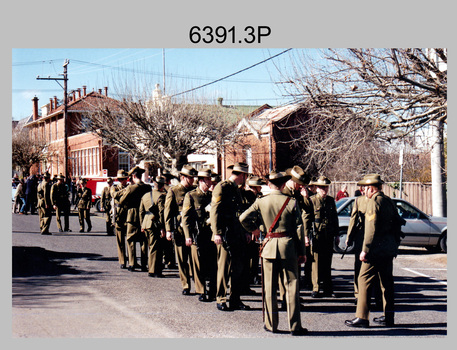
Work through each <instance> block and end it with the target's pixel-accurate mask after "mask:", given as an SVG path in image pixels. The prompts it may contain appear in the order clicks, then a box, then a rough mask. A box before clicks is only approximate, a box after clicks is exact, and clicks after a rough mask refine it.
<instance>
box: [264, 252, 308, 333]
mask: <svg viewBox="0 0 457 350" xmlns="http://www.w3.org/2000/svg"><path fill="white" fill-rule="evenodd" d="M262 267H263V276H264V277H263V283H264V290H265V294H264V295H265V311H264V315H265V327H266V328H267V329H269V330H272V331H276V330H277V329H278V301H277V290H278V283H279V280H280V279H281V280H282V281H283V283H284V296H285V301H286V303H287V317H288V319H289V330H290V331H294V330H298V329H300V328H301V319H300V281H299V279H298V263H297V259H265V258H263V259H262Z"/></svg>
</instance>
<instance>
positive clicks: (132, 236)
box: [119, 181, 152, 271]
mask: <svg viewBox="0 0 457 350" xmlns="http://www.w3.org/2000/svg"><path fill="white" fill-rule="evenodd" d="M151 190H152V189H151V186H150V185H148V184H145V183H144V182H142V181H140V182H139V183H137V184H135V183H134V184H130V185H128V186H127V187H126V189H125V191H124V192H123V194H122V196H121V198H120V199H119V206H121V207H122V206H125V208H126V209H127V216H126V220H125V222H126V224H127V231H126V237H127V250H128V254H129V268H130V269H131V270H133V269H134V268H135V263H136V253H135V243H136V242H139V243H140V249H141V269H142V270H143V271H146V270H147V264H148V254H147V239H146V235H145V233H144V232H142V231H141V220H140V203H141V198H142V197H143V195H144V194H145V193H147V192H150V191H151Z"/></svg>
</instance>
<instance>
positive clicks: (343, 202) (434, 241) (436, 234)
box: [334, 197, 447, 253]
mask: <svg viewBox="0 0 457 350" xmlns="http://www.w3.org/2000/svg"><path fill="white" fill-rule="evenodd" d="M356 198H357V197H346V198H342V199H340V200H339V201H338V202H336V208H337V212H338V221H339V225H340V234H339V236H337V237H336V238H335V243H334V250H335V252H337V253H343V252H344V251H345V250H346V244H345V242H346V236H347V229H348V226H349V219H350V217H351V211H352V206H353V205H354V201H355V199H356ZM392 200H393V201H394V203H395V205H396V207H397V210H398V213H399V214H400V216H401V217H402V218H403V219H405V220H406V225H404V226H402V232H403V233H404V234H405V238H403V239H402V241H401V243H400V245H403V246H410V247H424V248H426V249H427V250H429V251H440V250H442V251H444V252H445V253H446V252H447V218H444V217H438V216H430V215H427V214H425V213H424V212H423V211H421V210H419V209H417V208H416V207H415V206H413V205H412V204H411V203H409V202H407V201H405V200H403V199H399V198H392ZM352 248H353V246H349V247H347V250H346V253H350V252H351V251H352Z"/></svg>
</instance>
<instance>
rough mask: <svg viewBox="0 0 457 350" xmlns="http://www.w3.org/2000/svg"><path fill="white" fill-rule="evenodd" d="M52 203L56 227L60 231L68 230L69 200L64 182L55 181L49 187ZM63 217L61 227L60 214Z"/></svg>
mask: <svg viewBox="0 0 457 350" xmlns="http://www.w3.org/2000/svg"><path fill="white" fill-rule="evenodd" d="M51 201H52V205H55V206H56V209H55V210H56V221H57V228H58V229H59V231H60V232H62V231H68V230H69V220H70V200H69V199H68V190H67V186H66V185H65V183H59V182H57V183H55V184H54V185H52V187H51ZM62 215H63V218H64V227H62V222H61V216H62Z"/></svg>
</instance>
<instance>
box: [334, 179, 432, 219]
mask: <svg viewBox="0 0 457 350" xmlns="http://www.w3.org/2000/svg"><path fill="white" fill-rule="evenodd" d="M344 184H345V185H347V187H348V188H347V191H348V193H349V196H353V195H354V193H355V191H356V190H357V189H358V186H357V182H342V181H341V182H340V181H336V182H332V183H331V184H330V189H329V195H330V196H332V197H336V194H337V193H338V191H339V190H340V189H341V186H342V185H344ZM402 186H403V191H402V192H403V195H402V199H404V200H406V201H408V202H410V203H411V204H412V205H414V206H415V207H417V208H419V209H420V210H422V211H423V212H424V213H427V214H433V209H432V184H431V183H419V182H404V183H403V184H402ZM382 190H383V192H384V193H385V194H386V195H388V196H389V197H392V198H394V197H396V198H400V192H399V190H396V189H394V188H392V187H391V186H389V183H385V184H384V185H383V186H382Z"/></svg>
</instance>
